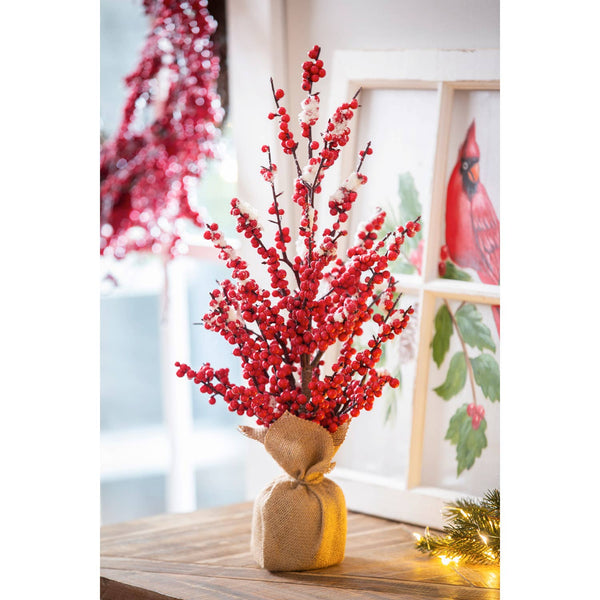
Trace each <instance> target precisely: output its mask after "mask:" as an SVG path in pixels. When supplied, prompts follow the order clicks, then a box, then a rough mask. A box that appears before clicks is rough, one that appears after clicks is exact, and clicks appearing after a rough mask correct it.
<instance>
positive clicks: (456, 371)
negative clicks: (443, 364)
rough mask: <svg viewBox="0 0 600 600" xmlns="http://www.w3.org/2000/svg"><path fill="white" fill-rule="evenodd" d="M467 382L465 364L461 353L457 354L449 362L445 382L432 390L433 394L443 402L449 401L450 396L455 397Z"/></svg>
mask: <svg viewBox="0 0 600 600" xmlns="http://www.w3.org/2000/svg"><path fill="white" fill-rule="evenodd" d="M466 380H467V364H466V362H465V355H464V353H463V352H457V353H456V354H455V355H454V356H453V357H452V360H451V361H450V366H449V367H448V373H447V374H446V381H444V383H442V385H439V386H438V387H436V388H434V390H433V391H434V392H435V393H436V394H437V395H438V396H441V397H442V398H443V399H444V400H450V398H452V396H456V394H458V392H460V390H462V389H463V387H465V381H466Z"/></svg>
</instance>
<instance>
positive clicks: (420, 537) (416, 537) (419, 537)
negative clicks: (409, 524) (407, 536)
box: [413, 531, 423, 542]
mask: <svg viewBox="0 0 600 600" xmlns="http://www.w3.org/2000/svg"><path fill="white" fill-rule="evenodd" d="M413 535H414V536H415V539H416V540H417V542H420V541H421V540H422V539H423V538H422V536H420V535H419V534H418V533H417V532H416V531H413Z"/></svg>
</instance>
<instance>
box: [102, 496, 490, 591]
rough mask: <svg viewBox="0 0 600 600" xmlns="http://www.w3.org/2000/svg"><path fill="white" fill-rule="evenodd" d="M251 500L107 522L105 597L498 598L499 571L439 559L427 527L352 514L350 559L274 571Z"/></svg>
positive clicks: (104, 529)
mask: <svg viewBox="0 0 600 600" xmlns="http://www.w3.org/2000/svg"><path fill="white" fill-rule="evenodd" d="M251 520H252V503H249V502H248V503H243V504H236V505H233V506H227V507H219V508H212V509H207V510H200V511H197V512H193V513H186V514H177V515H159V516H156V517H150V518H146V519H140V520H136V521H130V522H127V523H120V524H116V525H107V526H105V527H103V528H102V532H101V561H100V568H101V572H100V577H101V579H100V596H101V598H102V600H142V599H143V600H167V599H175V598H177V599H179V600H199V599H211V600H218V599H221V598H223V599H225V598H227V599H232V598H239V599H255V600H268V599H277V600H296V599H302V598H317V599H321V598H322V599H327V600H337V599H342V598H343V599H344V600H351V599H353V598H356V599H369V598H372V599H374V600H375V599H378V600H382V599H384V598H393V599H402V600H408V599H415V598H418V599H421V600H425V599H427V600H434V599H439V598H444V599H451V598H453V599H463V598H464V599H467V600H471V599H472V600H480V599H483V598H485V599H486V600H487V599H497V598H499V597H500V592H499V584H500V575H499V569H498V568H490V567H481V566H465V565H458V566H456V565H448V566H444V565H442V564H441V562H440V561H439V559H434V558H431V557H429V556H427V555H424V554H421V553H420V552H418V551H417V550H416V549H415V545H414V541H415V540H414V536H413V535H412V534H413V532H418V533H423V530H422V528H419V527H416V526H413V525H406V524H404V523H397V522H395V521H388V520H386V519H379V518H376V517H371V516H367V515H362V514H358V513H352V512H351V513H349V514H348V537H347V543H346V558H345V559H344V561H343V562H342V564H340V565H336V566H335V567H328V568H326V569H319V570H316V571H303V572H286V573H270V572H269V571H265V570H263V569H260V568H259V567H258V566H256V564H255V563H254V561H253V559H252V556H251V554H250V548H249V547H250V526H251Z"/></svg>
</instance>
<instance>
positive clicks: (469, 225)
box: [440, 90, 500, 285]
mask: <svg viewBox="0 0 600 600" xmlns="http://www.w3.org/2000/svg"><path fill="white" fill-rule="evenodd" d="M499 178H500V92H498V91H494V90H488V91H483V90H477V91H472V90H460V91H455V93H454V100H453V105H452V121H451V127H450V141H449V146H448V164H447V168H446V189H445V193H446V197H445V206H446V210H445V222H444V223H442V224H441V226H442V240H445V242H443V244H445V246H443V248H442V250H441V251H440V261H441V263H443V265H444V266H443V267H441V271H440V275H441V276H443V277H447V278H450V279H461V280H472V281H482V282H483V283H489V284H493V285H497V284H498V283H499V281H500V250H499V247H500V224H499V221H498V219H499V217H500V181H499Z"/></svg>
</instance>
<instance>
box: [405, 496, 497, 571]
mask: <svg viewBox="0 0 600 600" xmlns="http://www.w3.org/2000/svg"><path fill="white" fill-rule="evenodd" d="M444 516H445V517H446V519H448V521H449V523H448V524H447V525H446V526H444V529H443V531H442V533H441V535H439V534H438V535H430V534H429V532H427V533H426V534H425V535H424V536H422V537H420V536H419V537H418V536H417V535H416V534H415V538H416V540H417V541H416V546H417V548H418V549H419V550H420V551H421V552H423V553H429V554H431V555H432V556H437V557H438V558H439V559H440V560H441V562H442V564H443V565H446V566H447V565H454V564H458V563H459V562H460V563H461V564H463V563H471V564H480V565H498V564H499V563H500V492H499V491H498V490H490V491H489V492H488V493H487V494H486V495H485V496H484V498H482V499H481V500H475V499H469V500H466V499H460V500H458V501H456V502H455V503H452V504H450V505H449V506H447V507H446V510H445V511H444Z"/></svg>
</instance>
